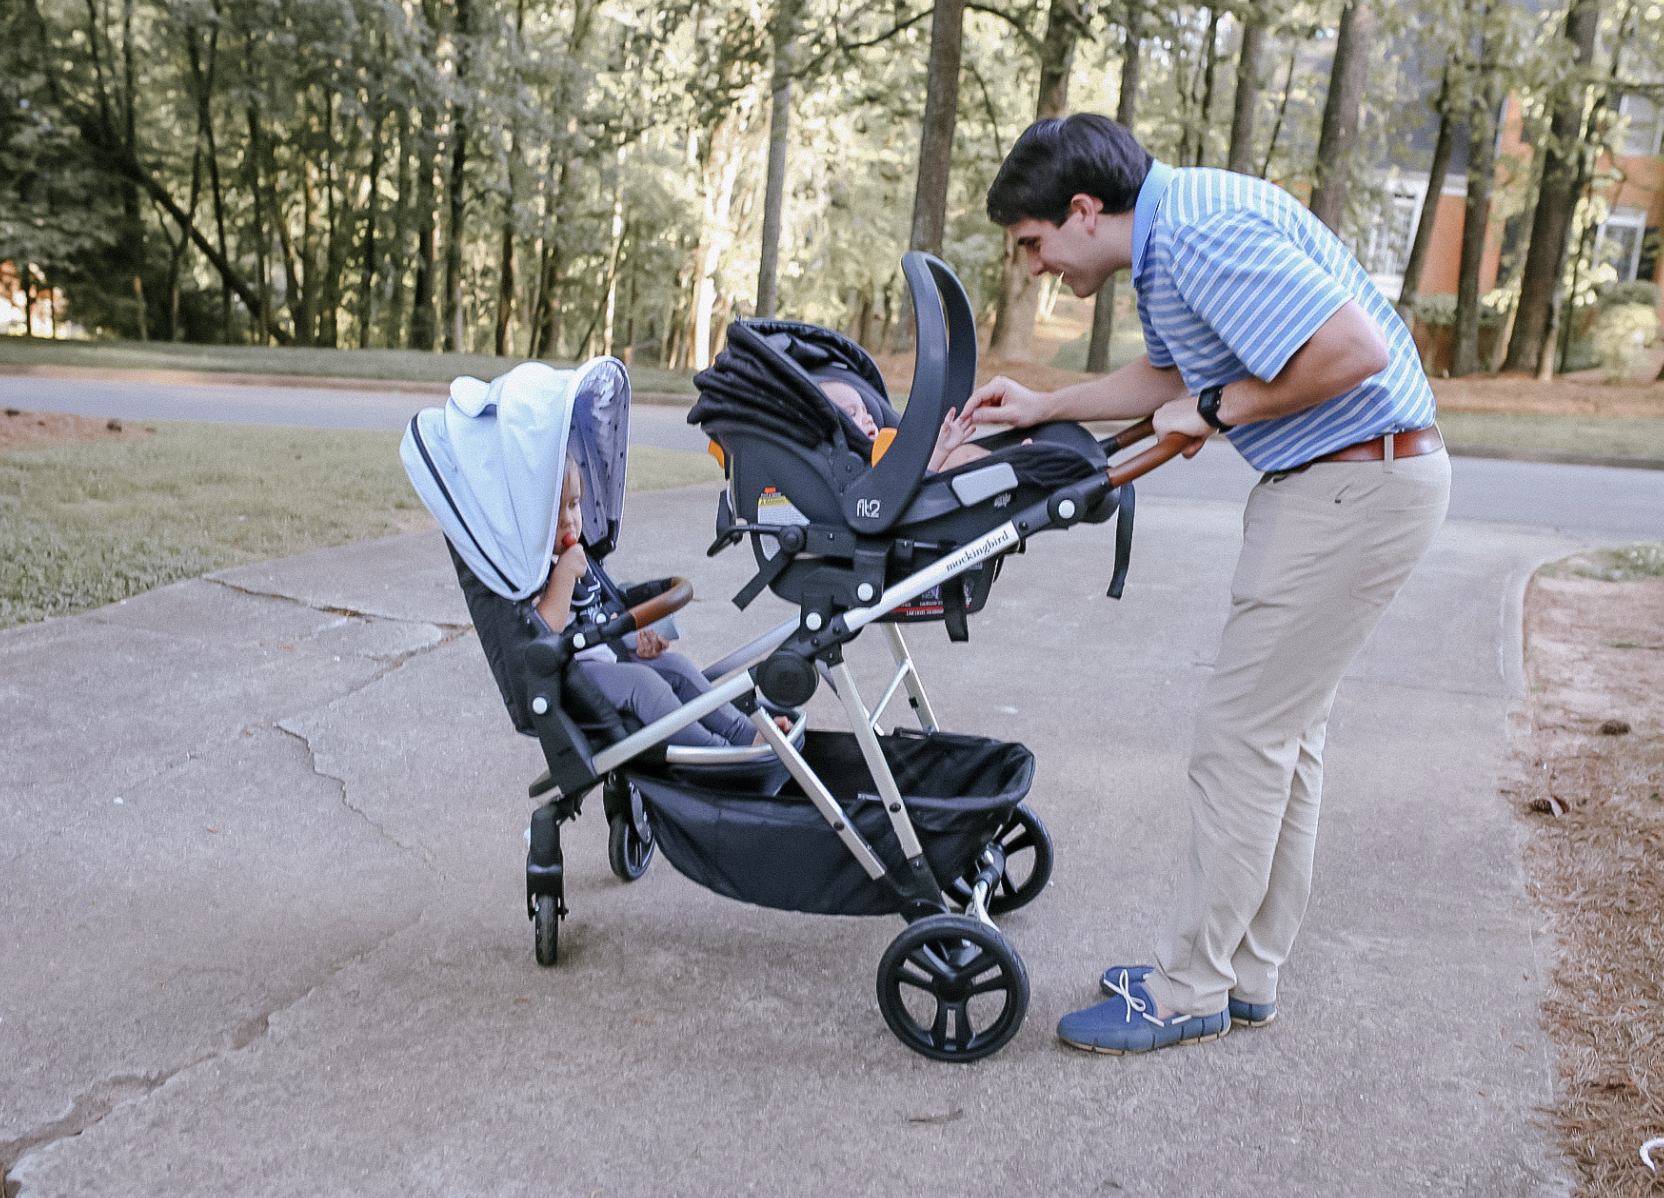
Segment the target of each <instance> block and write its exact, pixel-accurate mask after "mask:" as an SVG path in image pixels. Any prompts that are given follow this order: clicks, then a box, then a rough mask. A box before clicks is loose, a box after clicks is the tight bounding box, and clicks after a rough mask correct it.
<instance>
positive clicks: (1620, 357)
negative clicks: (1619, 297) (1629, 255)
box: [1591, 289, 1658, 382]
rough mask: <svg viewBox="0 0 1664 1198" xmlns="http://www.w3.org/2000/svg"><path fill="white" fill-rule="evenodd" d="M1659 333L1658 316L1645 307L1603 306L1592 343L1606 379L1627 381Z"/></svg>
mask: <svg viewBox="0 0 1664 1198" xmlns="http://www.w3.org/2000/svg"><path fill="white" fill-rule="evenodd" d="M1655 290H1656V289H1655ZM1657 333H1658V313H1657V312H1655V311H1653V309H1652V308H1650V307H1648V306H1646V305H1644V304H1619V305H1617V306H1616V307H1611V308H1608V307H1605V306H1604V305H1603V306H1602V308H1601V313H1600V319H1599V320H1597V321H1595V332H1594V336H1593V337H1592V338H1591V340H1592V341H1593V342H1594V350H1595V360H1596V361H1598V362H1599V363H1600V368H1601V369H1602V370H1604V371H1605V372H1606V377H1607V379H1608V380H1610V381H1613V382H1616V381H1617V380H1619V379H1624V378H1628V377H1629V374H1630V371H1631V370H1633V369H1634V368H1635V366H1636V365H1637V364H1638V363H1639V362H1640V359H1641V355H1642V352H1643V351H1644V350H1645V349H1646V348H1647V346H1649V345H1651V344H1652V339H1653V337H1654V336H1656V335H1657Z"/></svg>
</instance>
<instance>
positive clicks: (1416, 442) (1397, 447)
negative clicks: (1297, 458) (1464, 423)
mask: <svg viewBox="0 0 1664 1198" xmlns="http://www.w3.org/2000/svg"><path fill="white" fill-rule="evenodd" d="M1385 440H1386V437H1384V436H1382V437H1372V438H1371V439H1370V440H1368V441H1359V442H1358V443H1357V444H1356V445H1348V446H1347V447H1346V448H1345V449H1337V450H1335V452H1334V453H1326V454H1324V455H1323V456H1322V457H1320V458H1313V459H1312V462H1380V461H1385V460H1386V456H1387V454H1386V449H1385V447H1384V446H1383V445H1382V444H1381V443H1382V442H1383V441H1385ZM1442 448H1444V438H1443V437H1441V436H1440V435H1439V426H1438V425H1436V424H1429V425H1428V426H1427V427H1426V428H1415V429H1411V430H1410V431H1409V432H1405V433H1394V434H1393V436H1392V456H1393V457H1394V458H1418V457H1420V456H1421V455H1422V454H1424V453H1432V452H1433V451H1435V450H1438V449H1442ZM1312 462H1308V463H1306V464H1307V465H1308V466H1309V465H1311V464H1312Z"/></svg>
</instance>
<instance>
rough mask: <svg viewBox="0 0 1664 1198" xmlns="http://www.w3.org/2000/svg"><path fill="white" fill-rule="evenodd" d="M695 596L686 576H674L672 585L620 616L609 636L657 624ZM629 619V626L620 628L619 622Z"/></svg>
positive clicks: (610, 629)
mask: <svg viewBox="0 0 1664 1198" xmlns="http://www.w3.org/2000/svg"><path fill="white" fill-rule="evenodd" d="M692 598H693V584H692V583H691V582H689V581H688V580H687V579H685V578H672V579H671V580H670V585H669V586H668V587H666V588H665V589H664V590H663V591H660V592H659V593H658V594H657V595H654V596H653V597H652V598H651V599H649V600H647V602H645V603H638V604H636V605H635V606H634V607H632V608H631V609H630V610H629V611H627V612H625V613H624V614H623V615H622V616H620V617H619V618H618V621H616V622H615V623H614V624H613V626H612V627H611V628H609V629H608V630H607V634H608V635H609V636H611V635H613V634H614V633H619V634H622V633H629V632H634V631H635V630H636V629H638V628H646V627H649V626H650V625H653V624H657V623H658V622H659V621H660V620H662V619H664V618H665V617H666V616H668V615H670V614H671V613H672V612H679V611H681V610H682V609H683V608H684V607H686V606H687V605H688V601H689V600H691V599H692ZM624 621H628V622H629V625H628V627H625V628H622V629H620V627H619V624H621V623H623V622H624Z"/></svg>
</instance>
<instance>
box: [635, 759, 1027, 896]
mask: <svg viewBox="0 0 1664 1198" xmlns="http://www.w3.org/2000/svg"><path fill="white" fill-rule="evenodd" d="M879 744H880V746H881V747H882V748H883V751H884V758H885V760H886V761H887V762H888V763H889V766H890V769H891V770H892V771H893V772H894V774H895V778H896V784H897V786H898V787H899V788H900V790H901V793H902V794H903V796H905V801H906V803H907V810H908V813H909V814H910V815H911V817H912V820H913V826H914V828H915V829H916V830H917V832H918V836H919V840H920V843H921V844H922V845H923V847H924V852H925V857H926V859H927V860H928V861H929V862H930V868H931V871H932V872H933V873H934V874H935V875H936V877H938V878H940V879H943V880H944V881H945V880H948V879H953V878H959V877H962V876H964V875H965V874H966V873H967V872H968V871H970V870H971V869H972V867H973V865H974V864H975V862H976V858H977V855H978V854H979V853H981V852H982V850H983V849H984V848H986V847H987V845H988V843H989V841H990V840H992V839H993V837H994V835H995V834H996V833H997V832H998V831H999V829H1000V827H1001V825H1002V824H1003V823H1004V822H1005V821H1006V820H1007V819H1008V818H1010V816H1011V812H1012V809H1013V808H1015V807H1016V806H1017V804H1018V803H1020V802H1021V801H1022V800H1023V798H1024V797H1025V796H1026V795H1027V794H1028V789H1029V785H1030V783H1031V782H1032V781H1033V778H1034V756H1033V754H1031V753H1030V752H1029V751H1028V749H1026V748H1025V747H1023V746H1022V745H1020V744H1006V743H1003V742H1001V741H996V740H988V739H986V738H984V737H976V736H956V735H952V734H949V733H943V732H936V733H931V734H929V735H921V734H918V733H899V734H895V735H890V736H882V737H880V738H879ZM803 756H804V758H805V760H806V761H807V762H808V764H809V766H810V768H812V769H813V770H814V772H815V774H816V775H817V776H818V777H819V778H820V779H821V781H822V782H824V783H825V784H826V786H827V788H828V789H829V790H830V791H831V792H832V794H833V796H834V798H836V799H837V801H838V805H839V806H840V807H841V808H842V809H843V810H844V812H845V813H846V814H847V815H848V816H849V818H850V822H851V823H852V824H853V825H854V826H855V827H856V828H857V829H858V830H859V831H860V833H861V835H862V836H863V837H865V838H866V841H867V843H868V844H870V845H871V846H872V847H873V851H874V852H875V853H877V855H878V856H879V858H880V859H881V860H882V861H883V863H884V866H885V869H886V871H887V872H890V873H891V874H892V875H899V874H900V873H901V872H903V871H904V869H905V862H904V861H903V858H902V854H901V850H900V848H899V847H898V845H897V843H896V839H895V835H894V832H893V829H892V827H891V823H890V820H889V817H888V816H887V815H886V813H885V811H884V808H883V805H882V804H881V803H880V802H879V801H878V797H877V795H876V793H875V791H876V787H875V786H874V784H873V781H872V776H871V774H870V773H869V771H868V770H867V767H866V764H865V762H864V761H863V760H862V757H861V750H860V748H859V746H858V745H857V743H856V740H855V736H854V734H852V733H848V732H821V731H811V732H810V733H809V734H808V737H807V740H806V742H805V744H804V746H803ZM629 774H630V780H631V781H632V782H634V783H635V785H636V786H637V788H638V789H639V790H640V791H641V793H642V796H643V798H644V799H645V801H646V804H647V806H648V808H649V809H650V811H651V813H652V818H653V828H654V830H655V832H656V833H657V836H658V842H659V844H661V845H662V846H663V848H664V852H665V855H666V856H668V857H669V858H670V861H671V863H672V864H673V865H675V866H676V868H677V869H678V870H680V871H681V872H682V873H683V874H685V875H686V876H687V877H689V878H690V879H692V880H693V881H695V882H697V883H699V884H700V885H701V886H705V887H707V888H708V889H711V890H714V891H716V892H717V893H718V894H724V895H727V896H729V897H730V898H736V899H740V900H742V901H744V902H748V903H756V904H757V905H758V906H762V907H773V908H776V909H779V910H783V911H801V912H805V913H808V914H814V915H890V914H894V913H895V912H897V911H899V910H901V906H902V900H901V897H900V896H899V895H898V894H897V893H896V891H895V890H894V889H893V888H892V887H891V886H890V885H888V884H887V883H885V882H882V881H876V882H875V881H873V880H872V879H871V878H869V877H868V876H867V874H866V872H865V871H864V870H862V868H861V866H860V865H859V863H858V862H857V861H856V860H855V858H854V857H853V856H851V855H850V852H849V850H848V849H847V848H846V847H845V846H844V845H843V843H842V842H841V841H840V840H839V839H838V836H837V833H835V832H834V831H833V830H832V828H831V826H830V825H829V824H828V823H827V822H826V820H825V819H824V818H823V817H822V816H821V814H820V813H819V812H818V811H817V810H816V809H815V808H814V806H813V805H812V804H811V803H810V802H809V800H808V798H807V797H806V796H805V795H804V794H803V792H802V790H801V789H800V788H799V787H798V785H797V784H796V783H795V782H788V783H787V784H786V786H785V787H784V788H783V789H781V791H780V792H779V793H778V794H776V795H773V796H769V795H759V794H755V793H751V794H748V793H741V792H737V791H718V790H713V789H706V788H704V787H702V786H701V785H700V779H699V775H698V772H697V771H696V770H693V769H682V768H679V767H675V766H669V767H658V768H657V769H655V770H653V771H651V772H648V771H642V770H638V769H636V768H633V767H632V768H630V769H629Z"/></svg>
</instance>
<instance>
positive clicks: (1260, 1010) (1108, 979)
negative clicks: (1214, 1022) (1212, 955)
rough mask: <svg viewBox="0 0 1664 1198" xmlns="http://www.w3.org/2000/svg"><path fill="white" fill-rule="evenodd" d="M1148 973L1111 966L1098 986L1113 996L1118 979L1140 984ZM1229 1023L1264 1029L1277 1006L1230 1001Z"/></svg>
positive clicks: (1141, 968) (1147, 968) (1143, 968)
mask: <svg viewBox="0 0 1664 1198" xmlns="http://www.w3.org/2000/svg"><path fill="white" fill-rule="evenodd" d="M1149 972H1150V966H1148V965H1111V966H1110V967H1109V968H1108V969H1106V970H1104V976H1103V977H1101V978H1099V979H1098V985H1099V986H1101V987H1102V988H1103V992H1104V993H1105V994H1114V993H1115V992H1116V991H1115V987H1116V986H1117V985H1118V984H1119V979H1120V978H1121V977H1122V976H1123V975H1125V977H1126V978H1127V980H1128V981H1131V982H1142V981H1143V980H1144V978H1145V977H1146V975H1148V974H1149ZM1229 1009H1230V1012H1231V1022H1232V1023H1234V1024H1236V1025H1237V1026H1238V1027H1264V1026H1265V1025H1266V1024H1268V1023H1270V1022H1271V1021H1272V1020H1273V1019H1275V1018H1277V1004H1276V1003H1274V1002H1244V1001H1243V1000H1242V999H1240V998H1233V999H1231V1005H1230V1008H1229Z"/></svg>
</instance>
